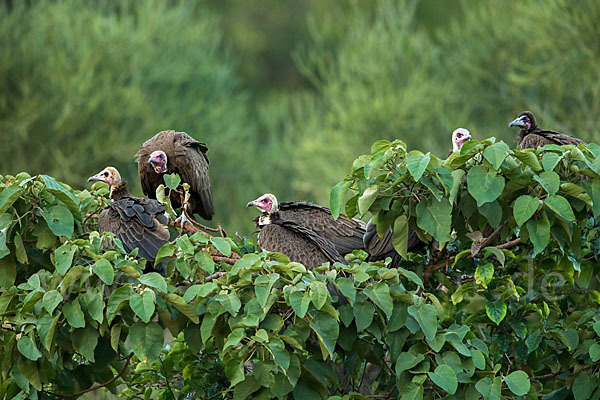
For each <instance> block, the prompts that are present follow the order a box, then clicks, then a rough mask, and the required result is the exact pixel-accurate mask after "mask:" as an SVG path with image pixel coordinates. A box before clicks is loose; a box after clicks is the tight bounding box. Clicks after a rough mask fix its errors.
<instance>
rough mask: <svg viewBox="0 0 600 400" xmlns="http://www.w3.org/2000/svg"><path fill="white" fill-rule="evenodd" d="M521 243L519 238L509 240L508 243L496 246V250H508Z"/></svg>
mask: <svg viewBox="0 0 600 400" xmlns="http://www.w3.org/2000/svg"><path fill="white" fill-rule="evenodd" d="M520 243H521V238H516V239H515V240H511V241H510V242H506V243H502V244H499V245H498V246H496V248H497V249H500V250H503V249H510V248H512V247H515V246H518V245H519V244H520Z"/></svg>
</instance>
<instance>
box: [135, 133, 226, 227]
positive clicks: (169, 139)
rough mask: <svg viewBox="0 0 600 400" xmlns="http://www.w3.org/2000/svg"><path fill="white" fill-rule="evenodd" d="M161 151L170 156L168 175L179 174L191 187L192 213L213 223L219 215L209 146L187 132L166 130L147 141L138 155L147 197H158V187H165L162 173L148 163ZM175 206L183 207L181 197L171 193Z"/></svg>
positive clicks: (143, 187) (142, 182)
mask: <svg viewBox="0 0 600 400" xmlns="http://www.w3.org/2000/svg"><path fill="white" fill-rule="evenodd" d="M157 150H161V151H163V152H164V153H165V154H166V155H167V172H166V173H168V174H172V173H176V174H179V176H180V177H181V180H182V182H185V183H188V184H189V185H190V200H189V203H190V208H191V209H190V211H191V212H193V213H197V214H200V216H201V217H202V218H204V219H206V220H211V219H212V217H213V215H214V214H215V208H214V204H213V197H212V190H211V187H210V179H209V175H208V165H209V161H208V157H207V155H206V153H207V152H208V147H207V146H206V143H202V142H199V141H197V140H196V139H194V138H193V137H191V136H190V135H188V134H187V133H185V132H175V131H162V132H159V133H157V134H156V135H154V137H152V138H151V139H149V140H147V141H146V142H145V143H144V144H143V145H142V148H141V149H140V150H139V151H138V152H137V153H136V156H137V157H138V158H137V163H138V174H139V176H140V182H141V184H142V190H143V191H144V194H145V195H146V196H148V197H149V198H151V199H155V198H156V188H157V187H158V186H159V185H161V184H163V183H164V181H163V174H158V173H156V172H155V171H154V169H153V168H152V165H151V164H149V163H148V159H149V158H150V154H152V153H153V152H154V151H157ZM171 204H172V205H173V206H174V207H175V208H180V207H181V206H182V204H181V197H180V195H179V194H177V193H174V192H172V193H171Z"/></svg>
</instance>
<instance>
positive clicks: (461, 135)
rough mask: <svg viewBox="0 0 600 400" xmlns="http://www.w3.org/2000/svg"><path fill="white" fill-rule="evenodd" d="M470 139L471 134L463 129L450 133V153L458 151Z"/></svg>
mask: <svg viewBox="0 0 600 400" xmlns="http://www.w3.org/2000/svg"><path fill="white" fill-rule="evenodd" d="M471 139H472V136H471V133H470V132H469V131H468V130H466V129H465V128H458V129H456V130H455V131H454V132H452V152H453V153H454V152H455V151H459V150H460V149H461V147H462V145H463V144H465V142H467V141H469V140H471Z"/></svg>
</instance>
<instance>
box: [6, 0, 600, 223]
mask: <svg viewBox="0 0 600 400" xmlns="http://www.w3.org/2000/svg"><path fill="white" fill-rule="evenodd" d="M598 21H600V2H598V1H597V0H581V1H577V2H572V1H564V0H546V1H544V2H539V1H518V2H516V1H512V0H511V1H509V0H497V1H493V2H487V1H486V2H483V1H474V0H471V1H451V0H422V1H400V0H398V1H391V0H390V1H386V0H360V1H359V0H357V1H340V0H303V1H298V0H197V1H177V0H152V1H127V0H105V1H100V2H87V1H75V0H53V1H50V0H36V1H22V0H0V174H9V173H10V174H14V173H16V172H18V171H22V170H26V171H28V172H30V173H46V174H50V175H53V176H55V177H57V178H58V179H61V180H63V181H65V182H67V183H69V184H71V185H72V186H73V187H76V188H83V187H85V186H86V178H87V177H89V176H90V175H93V174H95V173H96V172H98V171H99V170H100V169H102V168H104V167H105V166H106V165H113V166H115V167H117V168H118V169H119V170H120V171H121V173H122V175H124V176H125V177H126V178H128V179H129V181H130V183H131V186H132V192H133V193H134V194H141V190H140V186H139V182H138V179H137V170H136V164H135V163H134V158H133V154H134V153H135V152H136V150H137V149H138V147H139V146H140V144H141V143H142V142H143V141H145V140H146V139H148V138H149V137H151V136H152V135H154V134H155V133H156V132H158V131H160V130H165V129H176V130H181V131H185V132H188V133H189V134H191V135H192V136H194V137H195V138H197V139H199V140H202V141H205V142H207V143H208V145H209V147H210V152H209V157H210V159H211V179H212V185H213V193H214V196H215V204H216V210H217V215H216V218H215V220H216V221H218V222H221V223H222V225H223V226H224V227H225V228H226V229H227V230H228V232H230V233H233V232H235V231H239V232H240V233H242V234H248V233H249V232H251V231H252V223H251V218H252V217H253V216H254V215H255V214H256V211H255V210H246V209H245V208H244V205H245V204H246V202H247V201H249V200H252V199H254V198H256V197H257V196H258V195H260V194H262V193H265V192H272V193H275V194H276V195H277V196H278V197H279V198H280V200H310V201H314V202H317V203H320V204H325V205H326V204H327V200H328V194H329V188H330V187H331V186H332V185H333V184H335V183H336V182H338V181H339V180H341V179H342V178H343V177H344V175H345V173H346V171H349V168H350V165H351V163H352V161H353V160H354V159H355V158H356V157H357V156H358V155H360V154H363V153H366V152H368V151H369V148H370V145H371V143H372V142H374V141H375V140H378V139H394V138H400V139H402V140H404V141H405V142H406V143H407V144H408V145H409V147H410V148H411V149H414V148H417V149H420V150H422V151H424V152H425V151H431V152H433V153H434V154H436V155H438V156H440V157H445V156H446V154H447V152H448V150H449V149H450V147H451V146H450V133H451V132H452V130H454V129H455V128H457V127H460V126H462V127H466V128H468V129H469V130H471V133H472V134H473V135H474V137H475V138H478V139H483V138H486V137H489V136H496V137H499V138H502V139H503V140H505V141H506V142H507V143H509V144H510V145H514V143H515V141H516V137H517V134H518V132H517V131H516V130H509V129H508V127H507V124H508V122H510V121H511V120H512V119H513V118H514V117H515V116H516V115H517V114H518V113H519V112H520V111H523V110H525V109H530V110H532V111H533V112H534V113H535V114H536V116H537V118H538V120H539V122H540V125H541V126H542V127H545V128H549V129H556V130H562V131H565V132H567V133H571V134H574V135H576V136H578V137H580V138H582V139H584V140H588V141H590V140H596V141H597V138H598V133H599V132H600V119H599V118H598V116H599V114H600V29H598Z"/></svg>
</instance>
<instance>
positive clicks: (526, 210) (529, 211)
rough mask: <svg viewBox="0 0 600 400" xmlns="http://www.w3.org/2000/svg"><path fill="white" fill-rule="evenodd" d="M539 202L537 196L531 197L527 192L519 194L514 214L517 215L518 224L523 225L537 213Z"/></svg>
mask: <svg viewBox="0 0 600 400" xmlns="http://www.w3.org/2000/svg"><path fill="white" fill-rule="evenodd" d="M539 204H540V201H539V199H538V198H537V197H531V196H528V195H526V194H525V195H522V196H519V197H518V198H517V200H516V201H515V204H514V205H513V215H514V216H515V222H516V223H517V225H519V226H521V225H523V224H524V223H525V222H527V221H528V220H529V218H531V217H532V216H533V214H535V212H536V211H537V209H538V206H539Z"/></svg>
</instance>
